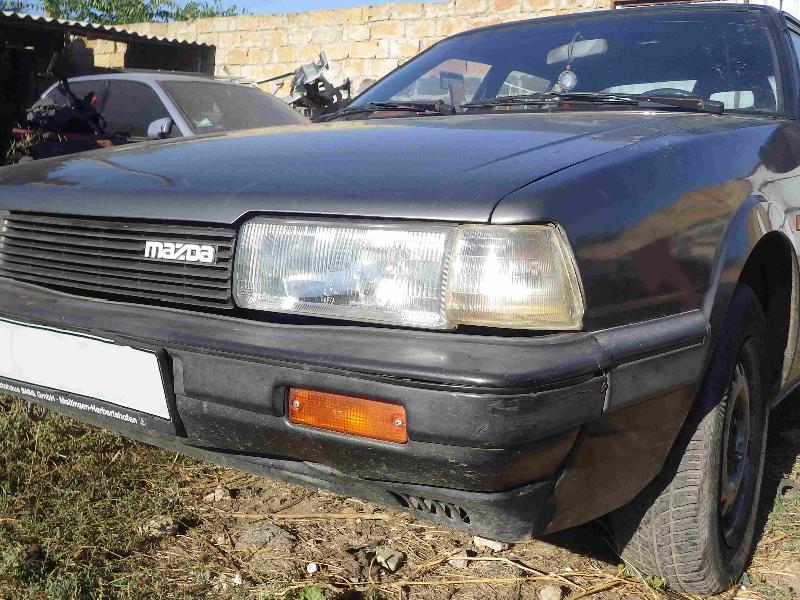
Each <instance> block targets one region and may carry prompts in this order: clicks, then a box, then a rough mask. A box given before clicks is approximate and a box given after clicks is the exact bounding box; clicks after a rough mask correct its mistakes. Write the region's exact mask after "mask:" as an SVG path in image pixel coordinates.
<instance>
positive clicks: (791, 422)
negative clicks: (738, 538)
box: [544, 392, 800, 565]
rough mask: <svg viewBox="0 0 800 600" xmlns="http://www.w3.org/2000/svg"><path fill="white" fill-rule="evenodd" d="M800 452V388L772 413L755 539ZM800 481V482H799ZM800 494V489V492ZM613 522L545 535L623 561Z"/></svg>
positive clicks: (600, 557)
mask: <svg viewBox="0 0 800 600" xmlns="http://www.w3.org/2000/svg"><path fill="white" fill-rule="evenodd" d="M798 456H800V392H798V393H795V394H792V395H791V396H789V397H788V398H787V399H786V400H784V401H783V402H782V403H781V404H780V405H779V406H778V407H777V408H776V409H775V410H773V411H772V413H771V415H770V423H769V437H768V442H767V456H766V462H765V468H764V481H763V484H762V488H761V500H760V505H759V515H758V522H757V524H756V535H755V539H756V541H757V542H758V541H759V540H761V539H762V536H763V532H764V528H765V526H766V525H767V522H768V520H769V517H770V515H771V514H772V512H773V510H774V508H775V503H776V501H777V500H778V499H779V498H781V492H782V491H788V490H782V489H781V488H782V487H783V486H782V482H784V481H785V478H787V477H788V476H789V475H790V473H791V472H792V467H793V466H794V464H795V462H796V460H797V458H798ZM796 483H800V482H796ZM796 493H798V494H800V491H798V492H796ZM609 527H610V525H608V524H607V523H606V522H605V521H604V520H600V521H592V522H591V523H587V524H586V525H582V526H580V527H574V528H572V529H568V530H566V531H561V532H558V533H555V534H552V535H549V536H547V537H546V538H544V541H546V542H548V543H550V544H553V545H556V546H559V547H561V548H564V549H565V550H569V551H570V552H574V553H576V554H580V555H583V556H586V557H588V558H592V559H595V560H598V561H601V562H604V563H607V564H609V565H616V564H619V562H620V559H619V556H618V555H617V553H616V551H615V550H614V547H613V543H612V541H611V536H610V533H609V531H610V529H609Z"/></svg>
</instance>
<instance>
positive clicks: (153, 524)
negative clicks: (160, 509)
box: [139, 515, 178, 539]
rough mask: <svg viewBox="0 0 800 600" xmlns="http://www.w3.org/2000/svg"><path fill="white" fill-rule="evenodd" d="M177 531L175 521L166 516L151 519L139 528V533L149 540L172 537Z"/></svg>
mask: <svg viewBox="0 0 800 600" xmlns="http://www.w3.org/2000/svg"><path fill="white" fill-rule="evenodd" d="M177 530H178V524H177V523H176V522H175V519H173V518H172V517H170V516H167V515H161V516H159V517H153V518H152V519H150V520H149V521H148V522H147V523H145V524H144V525H142V526H141V527H139V533H140V534H142V535H143V536H144V537H146V538H150V539H155V538H160V537H164V536H167V535H173V534H174V533H175V532H176V531H177Z"/></svg>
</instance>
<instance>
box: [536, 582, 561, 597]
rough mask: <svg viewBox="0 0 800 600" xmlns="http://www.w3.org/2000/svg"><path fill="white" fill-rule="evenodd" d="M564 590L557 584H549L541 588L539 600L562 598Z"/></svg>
mask: <svg viewBox="0 0 800 600" xmlns="http://www.w3.org/2000/svg"><path fill="white" fill-rule="evenodd" d="M563 595H564V591H563V590H562V589H561V588H560V587H558V586H557V585H547V586H545V587H543V588H542V589H541V590H539V600H561V597H562V596H563Z"/></svg>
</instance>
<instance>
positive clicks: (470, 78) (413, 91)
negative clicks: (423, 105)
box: [391, 58, 490, 105]
mask: <svg viewBox="0 0 800 600" xmlns="http://www.w3.org/2000/svg"><path fill="white" fill-rule="evenodd" d="M489 68H490V65H486V64H483V63H479V62H475V61H471V60H459V59H455V58H454V59H450V60H446V61H444V62H443V63H441V64H439V65H437V66H436V67H434V68H433V69H431V70H430V71H428V72H427V73H425V75H423V76H422V77H421V78H420V79H419V80H418V81H415V82H414V83H413V84H411V85H410V86H408V87H407V88H405V89H403V90H401V91H400V92H399V93H397V94H395V95H394V96H393V97H392V98H391V100H392V101H393V102H398V101H404V100H426V101H429V102H435V101H437V100H441V101H443V102H448V103H450V104H453V105H461V104H463V103H464V102H469V101H471V100H472V99H473V97H474V96H475V93H476V92H477V91H478V89H479V87H480V85H481V82H482V81H483V78H484V77H486V74H487V73H488V72H489Z"/></svg>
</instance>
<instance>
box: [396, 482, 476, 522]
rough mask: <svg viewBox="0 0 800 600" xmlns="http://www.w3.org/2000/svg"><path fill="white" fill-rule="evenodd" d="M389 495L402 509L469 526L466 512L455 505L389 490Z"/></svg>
mask: <svg viewBox="0 0 800 600" xmlns="http://www.w3.org/2000/svg"><path fill="white" fill-rule="evenodd" d="M389 493H390V494H391V495H392V496H394V498H395V499H396V500H397V501H398V502H399V503H400V505H401V506H402V507H403V508H411V509H413V510H417V511H419V512H423V513H427V514H429V515H435V516H437V517H440V518H444V519H449V520H450V521H457V522H459V523H464V524H466V525H469V515H468V514H467V511H465V510H464V509H463V508H461V507H460V506H458V505H456V504H450V503H448V502H442V501H440V500H432V499H431V498H421V497H419V496H411V495H409V494H403V493H402V492H394V491H391V490H390V491H389Z"/></svg>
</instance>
